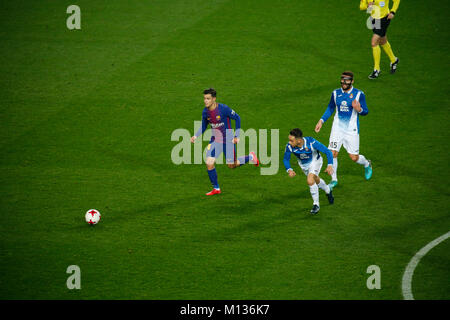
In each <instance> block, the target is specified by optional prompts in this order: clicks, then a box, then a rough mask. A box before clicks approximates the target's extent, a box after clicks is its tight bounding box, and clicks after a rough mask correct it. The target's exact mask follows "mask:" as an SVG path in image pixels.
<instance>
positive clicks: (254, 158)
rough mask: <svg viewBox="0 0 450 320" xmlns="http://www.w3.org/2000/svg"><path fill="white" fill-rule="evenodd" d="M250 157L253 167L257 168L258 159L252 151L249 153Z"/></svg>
mask: <svg viewBox="0 0 450 320" xmlns="http://www.w3.org/2000/svg"><path fill="white" fill-rule="evenodd" d="M249 155H250V157H251V159H250V160H251V161H252V162H253V164H254V165H255V167H258V166H259V159H258V157H257V156H256V153H254V152H253V151H252V152H250V154H249Z"/></svg>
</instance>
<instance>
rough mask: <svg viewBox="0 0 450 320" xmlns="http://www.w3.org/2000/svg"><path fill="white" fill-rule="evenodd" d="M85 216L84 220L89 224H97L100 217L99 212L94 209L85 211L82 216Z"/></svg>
mask: <svg viewBox="0 0 450 320" xmlns="http://www.w3.org/2000/svg"><path fill="white" fill-rule="evenodd" d="M84 217H85V218H86V222H87V223H89V224H90V225H94V224H97V223H98V222H99V221H100V218H101V217H102V216H101V214H100V212H99V211H98V210H95V209H89V210H88V211H87V212H86V215H85V216H84Z"/></svg>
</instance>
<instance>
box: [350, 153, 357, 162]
mask: <svg viewBox="0 0 450 320" xmlns="http://www.w3.org/2000/svg"><path fill="white" fill-rule="evenodd" d="M349 156H350V159H352V161H354V162H356V161H358V159H359V155H358V154H349Z"/></svg>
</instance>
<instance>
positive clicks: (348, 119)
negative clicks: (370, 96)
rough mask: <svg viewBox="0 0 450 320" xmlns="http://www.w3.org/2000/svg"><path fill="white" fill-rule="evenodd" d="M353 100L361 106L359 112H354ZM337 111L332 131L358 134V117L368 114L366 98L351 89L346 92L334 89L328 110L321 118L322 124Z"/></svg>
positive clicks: (359, 92) (354, 89)
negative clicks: (337, 130)
mask: <svg viewBox="0 0 450 320" xmlns="http://www.w3.org/2000/svg"><path fill="white" fill-rule="evenodd" d="M353 100H357V101H359V103H360V104H361V108H362V110H361V112H360V113H358V112H356V110H355V109H353V107H352V102H353ZM336 107H337V111H336V114H335V116H334V120H333V129H339V130H341V131H343V132H345V133H348V134H359V115H362V116H365V115H366V114H368V113H369V109H368V108H367V104H366V96H365V95H364V92H362V91H361V90H359V89H356V88H354V87H352V88H351V89H350V90H349V91H348V92H345V91H344V90H342V89H341V88H339V89H336V90H334V91H333V93H332V94H331V98H330V102H329V103H328V108H327V110H325V113H324V114H323V116H322V118H321V119H322V120H323V122H325V121H327V120H328V118H329V117H331V115H332V114H333V112H334V110H336Z"/></svg>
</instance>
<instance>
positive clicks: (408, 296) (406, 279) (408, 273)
mask: <svg viewBox="0 0 450 320" xmlns="http://www.w3.org/2000/svg"><path fill="white" fill-rule="evenodd" d="M449 237H450V231H449V232H447V233H446V234H444V235H442V236H440V237H439V238H436V239H434V240H433V241H431V242H430V243H429V244H427V245H426V246H425V247H423V248H422V249H420V250H419V251H418V252H417V253H416V255H415V256H414V257H413V258H412V259H411V261H409V263H408V265H407V266H406V269H405V273H404V274H403V279H402V293H403V299H405V300H414V296H413V294H412V291H411V282H412V277H413V274H414V269H415V268H416V267H417V265H418V264H419V261H420V259H422V258H423V257H424V256H425V255H426V254H427V253H428V251H430V250H431V249H433V248H434V247H435V246H437V245H438V244H439V243H441V242H442V241H444V240H445V239H447V238H449Z"/></svg>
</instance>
